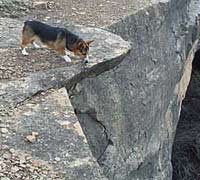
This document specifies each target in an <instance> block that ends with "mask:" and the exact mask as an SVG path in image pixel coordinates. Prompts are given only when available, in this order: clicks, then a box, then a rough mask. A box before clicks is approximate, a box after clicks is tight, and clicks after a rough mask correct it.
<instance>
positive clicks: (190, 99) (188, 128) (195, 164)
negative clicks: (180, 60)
mask: <svg viewBox="0 0 200 180" xmlns="http://www.w3.org/2000/svg"><path fill="white" fill-rule="evenodd" d="M172 165H173V180H199V179H200V49H199V50H197V52H196V53H195V57H194V60H193V63H192V75H191V80H190V83H189V86H188V89H187V92H186V96H185V99H184V100H183V103H182V107H181V114H180V119H179V122H178V126H177V129H176V135H175V139H174V144H173V150H172Z"/></svg>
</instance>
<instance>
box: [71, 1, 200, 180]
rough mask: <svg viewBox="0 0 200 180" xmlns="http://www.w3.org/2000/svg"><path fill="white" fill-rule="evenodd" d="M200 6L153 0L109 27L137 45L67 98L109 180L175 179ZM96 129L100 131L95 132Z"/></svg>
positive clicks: (76, 88) (84, 80) (133, 44)
mask: <svg viewBox="0 0 200 180" xmlns="http://www.w3.org/2000/svg"><path fill="white" fill-rule="evenodd" d="M199 6H200V1H199V0H193V1H190V0H185V1H178V0H177V1H174V0H173V1H170V0H167V1H166V0H165V1H153V5H152V6H149V7H148V8H146V9H144V10H141V11H138V12H134V13H133V14H132V15H130V16H127V17H126V18H124V19H123V20H121V21H119V22H117V23H116V24H113V25H111V26H110V27H108V28H109V29H110V30H111V31H113V32H115V33H117V34H119V35H121V36H122V37H123V38H124V39H126V40H129V41H132V50H131V53H130V54H129V55H128V57H126V58H125V59H123V61H122V62H121V63H120V64H119V65H118V66H116V67H115V68H113V69H111V70H110V71H107V72H105V73H102V74H100V75H99V76H97V77H93V78H85V79H83V80H82V81H80V82H79V83H77V85H76V86H75V88H73V89H70V91H69V94H70V95H72V94H73V98H71V102H72V105H73V106H74V108H75V112H76V113H77V116H78V118H79V121H80V123H81V124H82V128H83V130H84V132H85V134H86V137H87V138H88V142H89V144H90V147H91V150H92V152H93V155H94V156H95V157H96V158H97V159H98V161H99V163H100V164H101V166H102V167H103V169H104V173H105V174H106V176H107V177H108V178H109V179H116V180H124V179H126V180H133V179H141V180H143V179H148V180H149V179H171V178H172V167H171V148H172V143H173V138H174V132H175V129H176V125H177V121H178V119H179V113H180V105H181V102H182V99H183V97H184V94H185V92H186V88H187V85H188V83H189V79H190V73H191V61H192V59H193V56H194V52H195V51H196V46H197V40H198V30H199V22H198V20H197V15H198V13H199V9H200V7H199ZM94 127H95V128H94Z"/></svg>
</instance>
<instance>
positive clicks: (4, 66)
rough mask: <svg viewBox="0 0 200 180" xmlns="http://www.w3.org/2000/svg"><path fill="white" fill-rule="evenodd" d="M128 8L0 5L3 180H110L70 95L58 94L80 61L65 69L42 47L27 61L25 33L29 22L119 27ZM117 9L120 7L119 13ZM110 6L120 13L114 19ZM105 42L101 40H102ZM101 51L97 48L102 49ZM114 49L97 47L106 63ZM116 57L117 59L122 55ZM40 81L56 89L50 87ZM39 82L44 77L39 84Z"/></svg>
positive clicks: (40, 3) (78, 4)
mask: <svg viewBox="0 0 200 180" xmlns="http://www.w3.org/2000/svg"><path fill="white" fill-rule="evenodd" d="M129 1H130V0H126V1H118V2H117V1H115V2H111V1H105V0H102V1H100V0H99V1H95V3H94V1H92V0H91V1H85V2H82V1H67V3H66V1H64V0H59V1H53V0H51V1H28V0H21V1H20V0H16V1H14V0H13V1H11V2H10V3H11V4H9V6H8V4H6V5H5V4H4V1H2V2H3V3H2V2H1V0H0V9H1V10H2V11H1V13H0V15H1V16H2V17H1V18H0V102H1V103H0V180H34V179H35V180H42V179H44V180H46V179H48V180H57V179H58V180H61V179H68V180H76V179H80V180H87V179H93V180H106V178H105V177H104V176H103V175H102V172H101V169H100V168H99V165H98V164H97V162H96V160H95V159H94V158H93V156H92V153H91V151H90V148H89V145H88V143H87V141H86V138H85V136H84V134H83V132H82V129H81V127H80V124H79V122H78V120H77V118H76V116H75V114H74V110H73V108H72V105H71V103H70V101H69V97H68V94H67V92H66V90H65V89H64V88H61V89H55V87H60V85H58V84H59V83H60V82H61V81H62V78H63V77H68V76H69V77H71V76H73V75H74V74H76V73H77V71H78V70H80V69H81V68H82V63H81V62H80V60H78V59H77V58H75V57H72V59H73V63H66V62H65V61H64V60H63V59H62V58H61V57H59V56H58V55H57V54H56V53H55V52H53V51H52V50H49V49H44V48H41V49H34V48H31V47H30V48H29V49H28V52H29V56H22V54H21V52H20V48H19V45H20V36H21V28H22V26H23V21H24V20H26V19H38V20H42V21H47V22H48V23H50V24H54V25H56V24H58V25H67V24H75V23H78V24H85V25H89V26H106V25H108V23H112V22H113V21H115V20H118V19H119V18H120V17H119V13H121V14H120V15H122V12H124V13H123V16H125V15H126V14H127V11H124V9H125V8H128V4H127V3H128V2H129ZM21 2H22V3H21ZM1 3H2V4H1ZM13 4H14V6H12V5H13ZM119 4H120V5H121V6H120V7H121V8H117V7H118V6H119ZM138 4H139V1H138ZM4 5H5V6H4ZM22 5H25V6H22ZM113 7H116V9H117V11H112V13H113V14H112V13H111V11H110V9H111V8H113ZM134 8H136V7H131V8H130V10H131V9H134ZM97 12H98V13H97ZM117 15H118V16H117ZM108 36H109V35H108ZM100 37H101V38H102V41H104V39H103V38H104V36H101V34H100V35H99V37H98V38H100ZM117 41H118V40H116V39H115V38H114V39H113V41H112V45H113V50H115V48H117V47H119V44H118V42H117ZM114 44H116V45H115V46H114ZM96 45H98V46H99V47H100V46H101V43H99V44H98V43H96ZM98 46H97V47H98ZM109 46H110V45H109V44H108V45H105V44H103V46H101V47H100V48H101V49H102V50H103V51H102V53H101V56H102V57H104V56H105V54H106V52H107V51H110V50H112V48H110V47H109ZM120 46H123V43H121V45H120ZM96 52H98V51H96ZM115 53H116V54H115V55H117V53H118V54H119V55H120V54H121V51H120V49H118V52H115ZM93 55H94V56H96V58H97V59H101V58H102V57H99V55H98V54H95V53H94V54H93V53H91V56H93ZM110 58H112V56H111V57H110ZM71 67H72V68H71ZM63 68H67V69H65V70H63ZM51 70H52V71H51ZM68 70H70V72H69V71H68ZM64 71H65V72H64ZM41 73H43V74H41ZM46 73H47V74H46ZM54 73H55V74H57V78H58V77H59V78H58V79H56V78H55V77H54V75H55V74H54ZM70 73H71V74H70ZM60 75H61V76H60ZM43 76H44V79H45V78H46V79H47V80H48V81H50V82H52V83H50V84H51V85H50V86H48V88H46V87H45V85H46V84H47V82H46V79H45V80H44V79H43ZM33 77H34V78H33ZM35 77H39V78H38V79H37V78H36V79H37V80H36V83H35V81H34V80H33V79H35ZM40 77H42V78H41V79H40ZM32 78H33V79H32ZM37 83H38V84H37ZM18 86H19V87H18ZM52 87H54V89H51V88H52ZM44 89H45V90H44ZM24 94H25V95H24Z"/></svg>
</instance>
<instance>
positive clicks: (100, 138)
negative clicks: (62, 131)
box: [74, 108, 113, 163]
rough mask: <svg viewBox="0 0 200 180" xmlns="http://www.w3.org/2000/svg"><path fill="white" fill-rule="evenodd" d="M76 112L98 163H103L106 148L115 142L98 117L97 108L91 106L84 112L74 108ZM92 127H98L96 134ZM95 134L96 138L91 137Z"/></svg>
mask: <svg viewBox="0 0 200 180" xmlns="http://www.w3.org/2000/svg"><path fill="white" fill-rule="evenodd" d="M74 112H75V114H76V116H77V117H78V119H79V122H80V124H81V126H82V128H83V131H84V134H85V135H86V137H87V139H88V142H89V143H88V144H89V146H90V149H91V151H92V154H93V156H94V157H95V158H96V159H97V162H98V163H101V159H102V157H103V155H104V153H105V151H106V149H107V148H108V146H109V145H113V142H112V140H111V139H110V137H109V133H108V132H107V129H106V126H105V125H104V124H103V123H102V122H101V121H99V120H98V119H97V115H96V110H95V109H94V108H90V109H88V110H87V111H84V112H81V111H80V110H78V109H74ZM91 128H95V129H96V133H95V134H94V131H91V130H90V129H91ZM92 132H93V133H92ZM93 135H95V136H96V138H91V137H90V136H93ZM92 139H93V140H92ZM95 144H96V145H95ZM95 147H98V148H99V149H96V148H95Z"/></svg>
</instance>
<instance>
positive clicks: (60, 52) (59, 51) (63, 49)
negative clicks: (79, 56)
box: [56, 48, 72, 62]
mask: <svg viewBox="0 0 200 180" xmlns="http://www.w3.org/2000/svg"><path fill="white" fill-rule="evenodd" d="M56 51H57V52H58V54H59V55H60V56H62V57H63V58H64V60H65V61H66V62H71V61H72V60H71V59H70V57H69V56H68V55H67V54H66V51H65V48H60V49H56Z"/></svg>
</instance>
